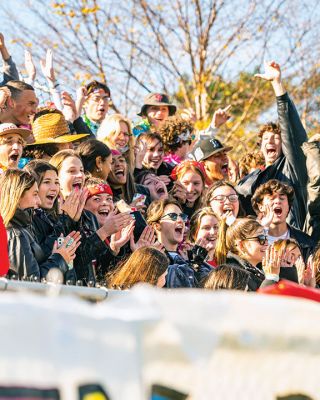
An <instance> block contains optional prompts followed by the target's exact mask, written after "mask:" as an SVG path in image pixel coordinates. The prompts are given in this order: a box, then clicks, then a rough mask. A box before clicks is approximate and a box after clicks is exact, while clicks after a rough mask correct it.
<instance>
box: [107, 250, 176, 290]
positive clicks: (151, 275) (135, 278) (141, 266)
mask: <svg viewBox="0 0 320 400" xmlns="http://www.w3.org/2000/svg"><path fill="white" fill-rule="evenodd" d="M168 265H169V260H168V258H167V256H166V255H165V254H163V253H162V252H161V251H159V250H157V249H155V248H154V247H140V248H139V249H137V250H136V251H134V252H133V253H132V254H131V256H130V257H129V259H128V260H127V261H126V262H125V263H124V264H122V266H120V267H118V268H117V269H116V270H115V271H114V272H113V273H111V274H110V275H109V279H108V277H107V280H108V282H109V287H121V288H123V289H126V288H130V287H131V286H133V285H135V284H136V283H139V282H146V283H149V284H151V285H154V286H155V285H156V284H157V282H158V279H159V278H160V276H161V275H162V274H164V273H165V271H166V270H167V268H168Z"/></svg>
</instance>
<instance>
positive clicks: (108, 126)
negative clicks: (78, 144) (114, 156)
mask: <svg viewBox="0 0 320 400" xmlns="http://www.w3.org/2000/svg"><path fill="white" fill-rule="evenodd" d="M121 122H123V123H125V124H126V125H127V127H128V133H129V135H130V136H129V142H128V146H129V150H128V151H127V152H125V153H124V156H125V157H126V159H127V163H128V165H129V168H130V171H131V172H133V170H134V138H133V136H132V129H131V122H130V120H129V119H128V118H126V117H124V116H123V115H121V114H112V115H107V116H106V117H105V118H104V120H103V121H102V123H101V125H100V127H99V129H98V132H97V139H98V140H100V141H101V142H104V143H105V144H106V145H107V146H108V147H109V148H110V149H112V150H118V149H117V148H116V147H115V146H114V144H113V143H111V141H110V139H111V138H112V137H113V136H115V135H118V134H119V133H120V130H121V128H120V123H121Z"/></svg>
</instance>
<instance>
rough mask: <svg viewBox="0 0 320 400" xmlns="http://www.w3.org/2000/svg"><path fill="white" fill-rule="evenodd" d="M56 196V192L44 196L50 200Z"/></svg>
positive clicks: (53, 199)
mask: <svg viewBox="0 0 320 400" xmlns="http://www.w3.org/2000/svg"><path fill="white" fill-rule="evenodd" d="M56 197H57V195H56V194H48V196H46V198H47V199H48V200H50V201H55V199H56Z"/></svg>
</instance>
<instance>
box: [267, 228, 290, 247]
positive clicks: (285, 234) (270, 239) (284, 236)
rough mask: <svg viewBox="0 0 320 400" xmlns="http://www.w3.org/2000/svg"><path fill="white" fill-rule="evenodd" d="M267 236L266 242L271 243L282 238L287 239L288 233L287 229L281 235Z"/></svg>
mask: <svg viewBox="0 0 320 400" xmlns="http://www.w3.org/2000/svg"><path fill="white" fill-rule="evenodd" d="M267 236H268V244H269V245H270V244H273V243H274V242H276V241H277V240H282V239H289V237H290V234H289V230H287V231H286V232H285V233H284V234H283V235H281V236H271V235H269V234H268V235H267Z"/></svg>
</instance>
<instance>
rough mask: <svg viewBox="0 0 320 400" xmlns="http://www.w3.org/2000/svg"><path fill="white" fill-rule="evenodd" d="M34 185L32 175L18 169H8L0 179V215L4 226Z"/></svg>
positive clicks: (34, 180)
mask: <svg viewBox="0 0 320 400" xmlns="http://www.w3.org/2000/svg"><path fill="white" fill-rule="evenodd" d="M35 183H36V179H35V177H34V176H33V175H31V174H29V173H28V172H26V171H21V170H19V169H8V170H7V171H5V172H4V173H3V174H2V175H1V178H0V214H1V216H2V218H3V222H4V225H5V226H8V224H9V222H10V220H11V219H12V218H13V216H14V214H15V212H16V211H17V208H18V207H19V202H20V200H21V197H22V196H23V195H24V193H25V192H26V191H27V190H29V189H31V188H32V186H33V185H34V184H35Z"/></svg>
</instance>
